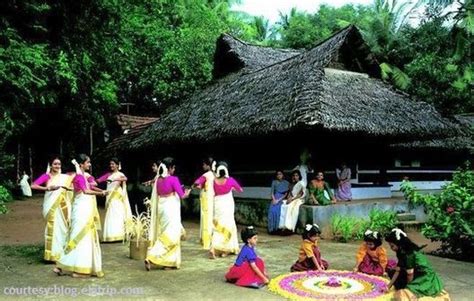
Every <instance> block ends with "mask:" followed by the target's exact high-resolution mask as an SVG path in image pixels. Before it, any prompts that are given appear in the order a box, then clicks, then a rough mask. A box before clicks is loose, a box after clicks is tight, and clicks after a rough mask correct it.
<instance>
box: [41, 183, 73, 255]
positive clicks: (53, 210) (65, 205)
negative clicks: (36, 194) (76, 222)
mask: <svg viewBox="0 0 474 301" xmlns="http://www.w3.org/2000/svg"><path fill="white" fill-rule="evenodd" d="M72 179H73V177H72V176H69V175H66V174H58V175H56V176H52V177H51V178H50V179H49V181H48V183H47V186H63V187H70V186H71V183H72ZM43 217H44V219H45V221H46V227H45V229H44V240H45V241H44V259H45V260H47V261H57V260H58V259H59V258H60V257H61V256H62V254H63V252H64V246H65V245H66V242H67V237H68V233H69V220H70V217H71V195H70V193H68V191H67V190H65V189H64V188H59V189H57V190H54V191H46V192H45V194H44V202H43Z"/></svg>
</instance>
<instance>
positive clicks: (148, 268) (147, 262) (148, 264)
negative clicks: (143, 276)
mask: <svg viewBox="0 0 474 301" xmlns="http://www.w3.org/2000/svg"><path fill="white" fill-rule="evenodd" d="M145 269H146V270H147V271H148V272H149V271H150V270H151V263H150V261H148V260H146V259H145Z"/></svg>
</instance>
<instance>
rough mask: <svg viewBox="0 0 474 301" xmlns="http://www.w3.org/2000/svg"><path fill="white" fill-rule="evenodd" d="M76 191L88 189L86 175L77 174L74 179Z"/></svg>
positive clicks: (73, 183)
mask: <svg viewBox="0 0 474 301" xmlns="http://www.w3.org/2000/svg"><path fill="white" fill-rule="evenodd" d="M72 185H73V186H74V191H75V192H84V191H85V190H87V184H86V178H85V176H84V175H78V174H76V175H75V176H74V179H73V180H72Z"/></svg>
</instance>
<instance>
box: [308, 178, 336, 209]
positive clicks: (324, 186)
mask: <svg viewBox="0 0 474 301" xmlns="http://www.w3.org/2000/svg"><path fill="white" fill-rule="evenodd" d="M308 190H309V203H310V204H311V205H322V206H326V205H329V204H335V203H336V198H335V197H334V194H333V193H332V190H331V188H330V187H329V184H328V183H327V182H326V181H324V174H323V173H322V172H321V171H318V172H317V173H316V175H315V176H314V178H313V179H312V180H311V182H310V183H309V187H308Z"/></svg>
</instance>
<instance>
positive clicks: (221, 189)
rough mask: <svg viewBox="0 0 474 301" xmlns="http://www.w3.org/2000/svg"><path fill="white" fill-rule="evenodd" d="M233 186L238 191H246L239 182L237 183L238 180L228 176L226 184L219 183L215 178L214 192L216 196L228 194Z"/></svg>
mask: <svg viewBox="0 0 474 301" xmlns="http://www.w3.org/2000/svg"><path fill="white" fill-rule="evenodd" d="M232 188H235V190H237V191H238V192H242V191H244V190H243V189H242V187H240V185H239V183H237V181H236V180H235V179H234V178H232V177H229V178H227V180H226V181H225V183H224V184H218V183H217V182H216V181H215V180H214V193H215V195H216V196H217V195H223V194H227V193H229V192H230V191H231V190H232Z"/></svg>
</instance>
